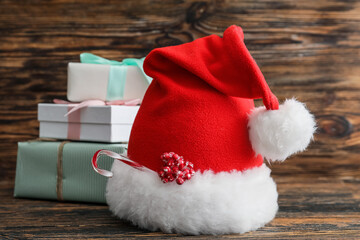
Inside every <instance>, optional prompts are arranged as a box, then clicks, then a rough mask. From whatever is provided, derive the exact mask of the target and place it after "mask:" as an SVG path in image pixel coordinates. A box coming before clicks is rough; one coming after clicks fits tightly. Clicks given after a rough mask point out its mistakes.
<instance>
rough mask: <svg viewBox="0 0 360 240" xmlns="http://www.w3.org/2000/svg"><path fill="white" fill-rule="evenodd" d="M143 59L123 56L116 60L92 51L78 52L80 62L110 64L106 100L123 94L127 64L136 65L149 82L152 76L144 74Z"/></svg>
mask: <svg viewBox="0 0 360 240" xmlns="http://www.w3.org/2000/svg"><path fill="white" fill-rule="evenodd" d="M144 59H145V58H140V59H137V58H125V59H123V60H122V62H118V61H115V60H109V59H106V58H103V57H99V56H97V55H94V54H92V53H82V54H80V61H81V62H82V63H90V64H104V65H110V66H111V67H110V73H109V81H108V88H107V97H106V98H107V100H115V99H118V98H119V97H120V98H122V97H123V96H124V88H125V80H126V70H127V67H128V66H136V67H138V68H139V69H140V71H141V73H142V74H143V76H144V78H145V79H146V80H147V81H148V83H149V84H150V83H151V81H152V78H151V77H149V76H148V75H146V74H145V72H144V69H143V64H144Z"/></svg>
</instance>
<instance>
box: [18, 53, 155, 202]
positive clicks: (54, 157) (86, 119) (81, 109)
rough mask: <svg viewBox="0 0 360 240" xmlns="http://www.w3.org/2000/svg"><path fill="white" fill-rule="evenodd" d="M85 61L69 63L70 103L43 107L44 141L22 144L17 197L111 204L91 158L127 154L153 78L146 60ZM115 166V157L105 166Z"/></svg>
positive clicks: (89, 58) (88, 58)
mask: <svg viewBox="0 0 360 240" xmlns="http://www.w3.org/2000/svg"><path fill="white" fill-rule="evenodd" d="M80 59H81V63H69V64H68V89H67V98H68V101H63V100H54V103H40V104H38V120H39V122H40V134H39V135H40V136H39V137H40V138H39V139H38V140H34V141H27V142H19V143H18V156H17V165H16V179H15V190H14V196H15V197H25V198H37V199H53V200H65V201H82V202H97V203H105V195H104V194H105V186H106V178H104V177H102V176H100V175H99V174H96V173H95V172H94V171H93V170H92V166H91V158H92V156H93V154H94V153H95V152H96V151H97V150H99V149H108V150H111V151H114V152H118V153H124V152H125V151H126V147H127V142H128V140H129V136H130V131H131V127H132V124H133V122H134V119H135V116H136V114H137V111H138V109H139V103H140V102H141V99H142V98H143V96H144V94H145V91H146V89H147V87H148V85H149V84H150V82H151V79H150V78H149V77H148V76H146V75H145V73H144V72H143V69H142V64H143V59H124V60H123V61H122V62H117V61H112V60H107V59H104V58H101V57H98V56H96V55H93V54H89V53H83V54H81V56H80ZM104 158H105V157H104ZM111 165H112V160H111V159H110V158H109V159H106V160H105V159H104V160H103V161H101V166H100V167H101V168H104V169H109V168H110V167H111Z"/></svg>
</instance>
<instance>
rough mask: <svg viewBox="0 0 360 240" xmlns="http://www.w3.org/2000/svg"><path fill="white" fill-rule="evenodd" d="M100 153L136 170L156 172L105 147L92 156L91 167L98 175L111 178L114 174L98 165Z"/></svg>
mask: <svg viewBox="0 0 360 240" xmlns="http://www.w3.org/2000/svg"><path fill="white" fill-rule="evenodd" d="M102 155H106V156H109V157H111V158H113V159H115V160H119V161H121V162H123V163H125V164H127V165H129V166H131V167H133V168H135V169H138V170H141V171H146V172H151V173H154V174H157V173H156V172H155V171H153V170H151V169H149V168H147V167H145V166H143V165H141V164H139V163H137V162H135V161H133V160H131V159H129V158H128V157H126V156H124V155H121V154H118V153H116V152H112V151H109V150H105V149H100V150H98V151H97V152H96V153H95V154H94V156H93V158H92V161H91V163H92V167H93V169H94V170H95V172H97V173H99V174H100V175H103V176H105V177H108V178H111V177H112V176H113V175H114V174H113V173H112V172H111V171H108V170H105V169H101V168H99V167H98V164H97V162H98V160H99V158H100V156H102Z"/></svg>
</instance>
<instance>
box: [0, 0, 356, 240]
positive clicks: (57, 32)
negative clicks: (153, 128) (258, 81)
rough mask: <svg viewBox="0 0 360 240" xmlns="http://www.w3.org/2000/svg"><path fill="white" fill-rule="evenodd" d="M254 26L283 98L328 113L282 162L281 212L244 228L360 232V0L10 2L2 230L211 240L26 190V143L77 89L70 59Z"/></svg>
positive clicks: (248, 34) (130, 52)
mask: <svg viewBox="0 0 360 240" xmlns="http://www.w3.org/2000/svg"><path fill="white" fill-rule="evenodd" d="M231 24H237V25H240V26H242V27H243V29H244V32H245V42H246V44H247V46H248V48H249V50H250V52H251V53H252V55H253V57H254V58H255V59H256V60H257V62H258V64H259V66H260V67H261V69H262V71H263V73H264V75H265V77H266V79H267V81H268V83H269V85H270V86H271V88H272V90H273V92H274V93H275V94H276V95H277V96H278V97H279V99H280V101H282V100H284V99H285V98H291V97H292V96H296V97H297V98H298V99H299V100H300V101H303V102H305V103H306V104H307V105H308V108H309V109H310V110H311V111H312V112H313V113H314V114H315V115H316V119H317V123H318V131H317V134H316V136H315V141H314V142H313V143H312V144H311V146H310V148H309V150H308V151H307V152H304V153H302V154H299V155H297V156H295V157H292V158H290V159H288V160H287V161H286V162H285V163H283V164H281V165H280V164H273V165H272V166H271V168H272V170H273V173H272V174H273V177H274V179H275V181H276V182H277V184H278V191H279V205H280V209H279V212H278V214H277V216H276V218H275V220H273V221H272V222H271V223H269V224H268V225H266V226H265V227H263V228H261V229H259V230H258V231H255V232H250V233H246V234H243V235H225V236H216V237H215V236H213V237H211V238H244V239H272V238H278V239H330V238H339V239H345V238H349V239H359V238H360V160H359V158H360V2H359V1H338V0H331V1H313V0H280V1H270V0H266V1H257V2H254V1H250V0H247V1H241V0H238V1H230V0H228V1H208V0H204V1H175V0H174V1H161V0H153V1H149V0H138V1H130V0H129V1H115V0H114V1H112V0H110V1H105V0H104V1H101V0H96V1H95V0H94V1H85V0H82V1H72V0H51V1H25V0H19V1H10V0H9V1H6V0H1V1H0V59H1V61H0V78H1V81H0V132H1V135H0V141H1V142H0V238H1V239H18V238H21V239H24V238H50V237H51V238H59V239H63V238H108V237H113V238H121V237H123V238H159V239H161V238H168V237H170V238H186V239H190V238H210V237H209V236H197V237H196V236H195V237H189V236H181V235H176V234H163V233H160V232H155V233H152V232H148V231H143V230H139V229H138V228H136V227H134V226H132V225H131V224H130V223H128V222H125V221H121V220H118V219H116V218H115V217H113V216H112V215H111V214H110V212H109V211H108V209H107V206H104V205H94V204H82V203H62V202H55V201H44V200H27V199H14V198H13V197H12V194H13V186H14V175H15V163H16V151H17V145H16V143H17V142H18V141H26V140H30V139H34V138H36V137H37V136H38V129H39V128H38V126H39V125H38V122H37V120H36V118H37V103H39V102H51V100H52V99H53V98H62V99H65V97H66V81H67V79H66V77H67V75H66V67H67V63H68V62H69V61H78V58H79V54H80V53H82V52H85V51H86V52H92V53H94V54H98V55H101V56H103V57H106V58H110V59H115V60H121V59H122V58H124V57H142V56H145V55H146V54H147V53H148V52H149V51H150V50H151V49H153V48H155V47H161V46H167V45H174V44H180V43H183V42H188V41H191V40H193V39H196V38H198V37H202V36H206V35H208V34H213V33H214V34H221V33H222V32H223V30H224V29H225V28H226V27H227V26H229V25H231Z"/></svg>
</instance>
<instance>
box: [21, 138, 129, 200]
mask: <svg viewBox="0 0 360 240" xmlns="http://www.w3.org/2000/svg"><path fill="white" fill-rule="evenodd" d="M126 148H127V144H101V143H86V142H53V141H29V142H19V143H18V156H17V163H16V178H15V189H14V196H15V197H22V198H36V199H51V200H60V201H76V202H93V203H106V201H105V188H106V181H107V178H106V177H103V176H101V175H99V174H97V173H96V172H95V171H94V170H93V169H92V165H91V159H92V156H93V154H94V153H95V152H96V151H97V150H99V149H108V150H111V151H114V152H117V153H123V152H124V151H125V149H126ZM106 158H108V159H106ZM112 163H113V160H112V159H111V158H109V157H104V159H103V160H102V161H100V163H99V165H100V167H101V168H103V169H110V168H111V165H112Z"/></svg>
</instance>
